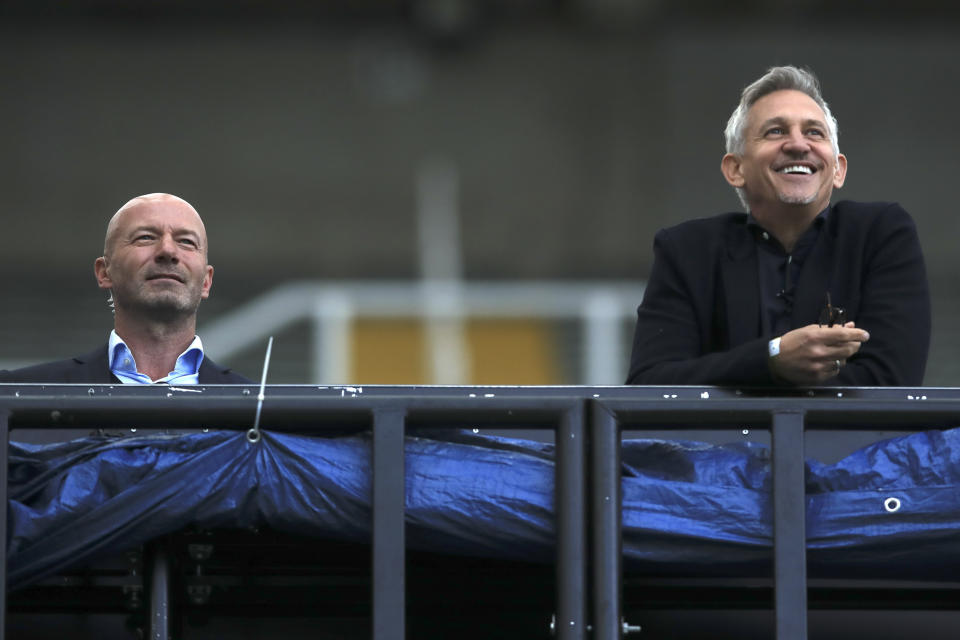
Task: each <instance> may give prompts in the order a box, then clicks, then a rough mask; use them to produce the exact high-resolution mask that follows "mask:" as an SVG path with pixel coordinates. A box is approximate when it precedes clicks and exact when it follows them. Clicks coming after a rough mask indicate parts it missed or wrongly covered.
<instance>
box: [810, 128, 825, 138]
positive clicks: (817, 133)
mask: <svg viewBox="0 0 960 640" xmlns="http://www.w3.org/2000/svg"><path fill="white" fill-rule="evenodd" d="M807 135H808V136H814V137H815V138H822V137H823V131H821V130H820V129H807Z"/></svg>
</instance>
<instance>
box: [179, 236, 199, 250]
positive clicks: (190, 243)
mask: <svg viewBox="0 0 960 640" xmlns="http://www.w3.org/2000/svg"><path fill="white" fill-rule="evenodd" d="M180 244H185V245H187V246H188V247H192V248H194V249H195V248H196V247H197V243H196V242H195V241H194V240H191V239H190V238H180Z"/></svg>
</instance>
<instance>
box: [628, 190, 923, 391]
mask: <svg viewBox="0 0 960 640" xmlns="http://www.w3.org/2000/svg"><path fill="white" fill-rule="evenodd" d="M746 223H747V215H746V214H745V213H727V214H722V215H719V216H716V217H713V218H704V219H698V220H691V221H688V222H684V223H682V224H679V225H677V226H675V227H671V228H669V229H663V230H661V231H660V232H658V233H657V235H656V238H655V240H654V263H653V269H652V271H651V273H650V279H649V281H648V282H647V286H646V290H645V292H644V296H643V301H642V303H641V304H640V306H639V308H638V309H637V328H636V333H635V335H634V342H633V354H632V356H631V358H630V372H629V374H628V377H627V384H663V385H737V386H769V385H775V384H777V382H776V381H775V380H774V379H773V377H772V376H771V374H770V371H769V367H768V365H767V358H768V353H767V342H768V341H769V340H770V339H771V338H773V337H775V336H765V335H761V323H760V290H759V283H758V272H757V245H756V241H755V239H754V236H753V235H752V234H751V233H750V231H749V229H748V228H747V225H746ZM827 292H829V293H830V297H831V302H832V303H833V305H834V306H839V307H842V308H843V309H844V311H845V312H846V318H847V320H853V321H854V322H855V323H856V326H857V327H860V328H861V329H866V330H867V331H868V332H869V333H870V340H868V341H867V342H865V343H864V344H863V346H862V347H861V349H860V351H859V352H858V353H857V354H855V355H854V356H853V357H851V358H850V359H849V361H848V362H847V365H846V366H844V367H843V368H842V369H841V370H840V374H839V375H838V376H837V377H836V378H834V379H832V380H831V381H830V382H829V383H828V384H832V385H842V386H919V385H921V384H922V383H923V373H924V369H925V368H926V362H927V351H928V349H929V345H930V293H929V289H928V285H927V275H926V268H925V266H924V261H923V254H922V252H921V250H920V242H919V239H918V237H917V230H916V227H915V225H914V223H913V220H912V219H911V218H910V215H909V214H908V213H907V212H906V211H904V210H903V208H901V207H900V205H898V204H895V203H884V202H873V203H860V202H849V201H842V202H838V203H836V204H835V205H832V209H831V211H830V214H829V216H828V217H827V221H826V224H825V225H824V227H823V229H821V232H820V237H819V239H818V240H817V243H816V244H815V245H814V247H813V249H812V250H811V252H810V254H809V256H808V257H807V258H806V261H805V262H804V265H803V268H802V271H801V273H800V277H799V279H798V281H797V283H796V289H795V296H794V306H793V312H792V316H791V323H790V327H791V329H795V328H799V327H803V326H806V325H808V324H815V323H816V322H817V320H818V318H819V314H820V311H821V309H823V307H824V304H825V300H826V294H827Z"/></svg>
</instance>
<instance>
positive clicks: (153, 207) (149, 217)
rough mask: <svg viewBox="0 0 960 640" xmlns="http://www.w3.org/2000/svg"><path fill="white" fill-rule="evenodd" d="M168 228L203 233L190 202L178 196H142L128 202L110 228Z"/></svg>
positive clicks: (201, 224)
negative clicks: (169, 226)
mask: <svg viewBox="0 0 960 640" xmlns="http://www.w3.org/2000/svg"><path fill="white" fill-rule="evenodd" d="M157 225H162V226H167V225H173V226H175V227H178V228H184V229H191V230H194V231H196V232H198V233H203V230H204V225H203V220H201V219H200V215H199V214H198V213H197V212H196V210H195V209H194V208H193V207H192V206H191V205H190V203H189V202H187V201H186V200H183V199H181V198H177V197H176V196H167V195H149V196H140V197H137V198H134V199H132V200H130V201H129V202H127V203H126V204H125V205H123V206H122V207H120V209H119V210H118V211H117V212H116V213H115V214H114V215H113V218H111V220H110V224H109V225H108V227H109V228H111V229H113V228H119V227H124V228H137V227H142V226H157Z"/></svg>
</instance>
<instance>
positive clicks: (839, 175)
mask: <svg viewBox="0 0 960 640" xmlns="http://www.w3.org/2000/svg"><path fill="white" fill-rule="evenodd" d="M846 179H847V156H845V155H843V154H842V153H841V154H840V155H838V156H837V167H836V170H835V171H834V174H833V188H834V189H839V188H840V187H842V186H843V183H844V181H845V180H846Z"/></svg>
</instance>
